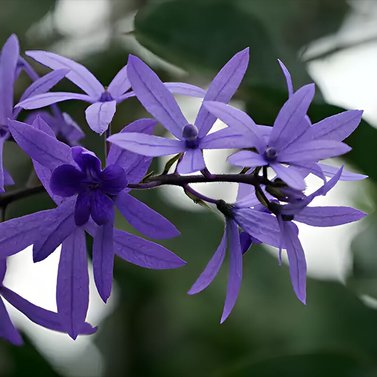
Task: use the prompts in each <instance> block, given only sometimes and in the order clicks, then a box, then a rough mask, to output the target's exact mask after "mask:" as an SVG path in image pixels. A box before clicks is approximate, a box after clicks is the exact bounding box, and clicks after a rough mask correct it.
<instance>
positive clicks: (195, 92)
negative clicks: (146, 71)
mask: <svg viewBox="0 0 377 377" xmlns="http://www.w3.org/2000/svg"><path fill="white" fill-rule="evenodd" d="M164 85H165V87H166V88H167V89H168V90H169V92H171V93H173V94H179V95H182V96H189V97H198V98H203V97H204V96H205V95H206V91H205V90H204V89H202V88H199V87H198V86H195V85H191V84H186V83H184V82H164Z"/></svg>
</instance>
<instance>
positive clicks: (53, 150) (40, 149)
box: [9, 120, 74, 170]
mask: <svg viewBox="0 0 377 377" xmlns="http://www.w3.org/2000/svg"><path fill="white" fill-rule="evenodd" d="M9 129H10V132H11V133H12V136H13V138H14V139H15V140H16V142H17V144H18V145H19V146H20V147H21V148H22V149H23V150H24V151H25V152H26V153H27V154H28V155H29V156H30V157H31V158H32V159H33V160H36V161H37V162H39V163H40V164H41V165H43V166H45V167H47V168H49V169H50V170H54V169H55V168H56V167H58V166H60V165H62V164H74V162H73V159H72V155H71V148H70V147H69V146H68V145H66V144H64V143H62V142H60V141H58V140H57V139H56V138H54V137H52V136H49V135H47V134H46V133H45V132H43V131H41V130H38V129H36V128H34V127H32V126H30V125H29V124H26V123H22V122H18V121H16V120H11V121H9Z"/></svg>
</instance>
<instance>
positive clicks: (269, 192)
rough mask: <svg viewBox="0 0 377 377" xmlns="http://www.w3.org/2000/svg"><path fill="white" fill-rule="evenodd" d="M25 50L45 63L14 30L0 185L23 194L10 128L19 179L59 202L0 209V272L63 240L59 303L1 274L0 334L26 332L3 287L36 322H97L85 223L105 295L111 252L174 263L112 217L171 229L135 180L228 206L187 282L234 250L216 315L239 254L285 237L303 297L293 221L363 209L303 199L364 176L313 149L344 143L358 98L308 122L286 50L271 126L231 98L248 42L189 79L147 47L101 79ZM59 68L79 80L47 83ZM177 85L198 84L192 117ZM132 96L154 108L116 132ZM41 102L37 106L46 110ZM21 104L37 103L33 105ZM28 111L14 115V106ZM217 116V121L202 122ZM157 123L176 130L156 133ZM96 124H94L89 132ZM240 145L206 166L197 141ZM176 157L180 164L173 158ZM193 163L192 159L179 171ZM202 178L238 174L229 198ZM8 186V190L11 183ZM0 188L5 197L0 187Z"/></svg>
mask: <svg viewBox="0 0 377 377" xmlns="http://www.w3.org/2000/svg"><path fill="white" fill-rule="evenodd" d="M26 55H27V56H29V57H30V58H32V59H33V60H35V61H37V62H38V63H40V64H42V65H44V66H47V67H49V68H51V70H52V71H51V72H50V73H48V74H46V75H45V76H43V77H39V76H38V75H37V73H36V71H35V70H34V69H33V68H32V66H31V65H30V64H29V63H28V61H27V60H26V59H25V58H23V57H22V56H21V55H20V48H19V43H18V40H17V37H16V36H15V35H12V36H11V37H10V38H9V39H8V40H7V42H6V43H5V44H4V46H3V48H2V51H1V57H0V93H1V97H0V126H1V127H0V146H1V149H0V190H1V191H2V192H3V194H2V195H1V196H3V199H6V198H8V200H10V199H9V198H12V197H15V198H17V197H20V192H19V190H18V191H17V190H15V191H17V193H16V194H15V191H12V190H8V191H7V192H5V189H4V186H12V185H13V184H14V182H13V180H12V178H11V176H10V174H9V173H8V172H7V171H6V170H5V168H4V167H3V162H2V150H3V145H4V143H5V142H6V141H8V140H12V141H15V142H16V143H17V144H18V146H19V147H20V148H21V149H22V150H23V151H24V152H25V153H26V154H27V155H28V156H29V157H30V158H31V160H32V162H33V169H34V171H35V173H36V175H37V176H38V178H39V180H40V183H41V186H40V187H36V188H33V189H25V190H24V191H22V193H24V194H25V195H27V194H32V193H34V192H38V191H39V190H45V191H46V192H47V193H48V194H49V195H50V197H51V198H52V200H53V201H54V203H55V204H56V207H55V208H53V209H49V210H44V211H40V212H36V213H33V214H30V215H26V216H23V217H19V218H14V219H10V220H7V221H4V222H2V223H0V280H1V282H2V281H3V279H4V276H5V272H6V258H7V257H9V256H11V255H13V254H15V253H18V252H20V251H22V250H24V249H25V248H26V247H27V246H30V245H32V247H33V258H34V262H39V261H42V260H44V259H45V258H47V257H48V256H49V255H50V254H51V253H53V252H54V251H55V250H56V249H57V248H58V247H59V246H61V256H60V261H59V268H58V277H57V287H56V303H57V312H51V311H48V310H45V309H43V308H40V307H38V306H36V305H34V304H31V303H30V302H28V301H27V300H25V299H24V298H22V297H20V296H19V295H17V294H16V293H15V292H13V291H11V290H10V289H8V288H6V287H5V286H4V285H3V284H2V283H1V284H0V321H1V323H2V326H0V336H1V337H3V338H5V339H6V340H8V341H10V342H12V343H14V344H20V343H22V339H21V337H20V334H19V333H18V331H17V330H16V328H15V327H14V326H13V324H12V322H11V320H10V318H9V315H8V314H7V312H6V309H5V306H4V304H3V301H2V298H4V299H5V300H7V301H8V302H10V303H11V304H12V305H13V306H14V307H16V308H17V309H18V310H20V311H21V312H22V313H24V314H25V315H26V316H27V317H28V318H29V319H30V320H32V321H33V322H35V323H37V324H39V325H41V326H44V327H46V328H49V329H53V330H57V331H62V332H65V333H67V334H69V335H70V336H71V337H72V338H73V339H75V338H76V337H77V336H78V335H79V334H91V333H93V332H95V330H96V329H95V328H93V327H92V326H91V325H89V324H88V323H87V322H86V314H87V309H88V303H89V276H88V257H87V251H88V250H87V245H86V236H87V235H88V236H89V237H91V238H92V239H93V243H92V250H91V260H92V263H93V271H94V280H95V284H96V287H97V290H98V293H99V295H100V296H101V298H102V300H103V301H104V302H106V301H107V299H108V298H109V296H110V294H111V287H112V280H113V265H114V258H115V256H116V255H117V256H119V257H120V258H122V259H124V260H126V261H127V262H129V263H133V264H135V265H138V266H141V267H144V268H149V269H172V268H178V267H181V266H183V265H184V264H185V263H186V262H185V261H183V260H182V259H181V258H180V257H178V256H177V255H175V254H174V253H173V252H171V251H169V250H168V249H166V248H165V247H163V246H161V245H159V244H157V243H155V242H152V241H149V240H146V239H144V238H142V237H139V236H136V235H133V234H131V233H128V232H125V231H123V230H121V229H117V228H116V226H115V216H114V213H115V209H116V208H117V209H118V210H119V212H120V213H121V215H122V216H123V217H124V218H125V219H126V220H127V221H128V223H129V224H130V225H131V226H133V227H134V228H135V229H136V230H138V231H139V232H140V233H142V234H143V235H145V236H147V237H150V238H154V239H167V238H171V237H176V236H178V235H179V231H178V230H177V229H176V227H175V226H174V225H173V224H172V223H171V222H170V221H169V220H168V219H166V218H165V217H163V216H162V215H161V214H159V213H157V212H156V211H154V210H153V209H152V208H150V207H148V206H147V205H146V204H144V203H142V202H141V201H139V200H138V199H136V198H135V197H134V196H132V195H130V191H131V190H133V189H139V190H142V189H150V188H155V187H159V186H163V185H176V186H180V187H182V189H183V190H184V191H185V192H186V193H187V195H188V196H189V197H190V198H194V199H195V200H197V201H204V202H206V203H208V204H209V205H214V206H215V207H216V208H217V209H218V211H219V212H220V213H221V214H222V215H223V217H224V223H225V230H224V235H223V237H222V239H221V241H220V245H219V247H218V248H217V250H216V251H215V253H214V255H213V256H212V258H211V259H210V261H209V263H208V264H207V266H206V267H205V269H204V271H203V272H202V274H201V275H200V276H199V278H198V279H197V280H196V282H195V283H194V284H193V286H192V287H191V289H190V290H189V292H188V293H189V294H195V293H198V292H200V291H202V290H203V289H205V288H206V287H207V286H208V285H209V284H210V283H211V282H212V280H213V279H214V278H215V276H216V275H217V273H218V272H219V270H220V267H221V265H222V264H223V262H224V259H225V255H226V250H227V249H228V254H229V279H228V287H227V293H226V300H225V305H224V310H223V314H222V317H221V322H223V321H224V320H225V319H226V318H227V317H228V316H229V314H230V313H231V311H232V309H233V307H234V305H235V303H236V300H237V296H238V292H239V289H240V285H241V280H242V259H243V257H244V255H245V253H246V251H247V250H248V249H249V248H250V246H252V245H253V244H261V243H263V244H266V245H270V246H273V247H276V248H277V249H278V250H279V260H281V254H282V251H283V250H286V252H287V256H288V261H289V270H290V277H291V281H292V286H293V290H294V292H295V293H296V295H297V297H298V299H299V300H300V301H302V302H303V303H305V302H306V285H305V284H306V262H305V254H304V251H303V248H302V246H301V243H300V240H299V237H298V228H297V226H296V224H295V222H302V223H306V224H309V225H312V226H335V225H340V224H345V223H349V222H352V221H356V220H359V219H361V218H362V217H364V216H365V214H364V213H363V212H361V211H359V210H356V209H353V208H350V207H313V206H309V204H311V202H312V201H313V200H315V198H316V197H317V196H320V195H326V193H327V192H328V191H329V190H331V189H332V188H333V187H334V186H335V185H336V183H337V182H338V181H339V180H346V181H347V180H359V179H363V178H365V176H362V175H360V174H354V173H350V172H345V171H344V170H343V167H340V168H339V169H338V168H334V167H332V166H330V165H327V164H325V163H323V162H322V160H325V159H328V158H330V157H336V156H340V155H342V154H344V153H346V152H348V151H349V150H350V147H349V146H347V145H346V144H344V143H343V140H344V139H345V138H346V137H347V136H349V135H350V134H351V133H352V132H353V131H354V130H355V129H356V127H357V126H358V124H359V122H360V120H361V115H362V112H361V111H356V110H355V111H345V112H343V113H340V114H337V115H334V116H331V117H329V118H326V119H324V120H322V121H320V122H318V123H315V124H312V122H311V121H310V118H309V117H308V115H307V112H308V108H309V106H310V103H311V101H312V99H313V96H314V85H313V84H309V85H306V86H303V87H302V88H300V89H298V90H297V91H294V90H293V85H292V81H291V77H290V74H289V72H288V70H287V69H286V67H285V66H284V65H283V63H282V62H280V61H279V64H280V66H281V68H282V71H283V73H284V75H285V79H286V81H287V86H288V94H289V96H288V97H289V98H288V100H287V101H286V102H285V103H284V105H283V106H282V108H281V110H280V111H279V113H278V115H277V117H276V120H275V122H274V124H273V125H272V126H267V125H259V124H256V123H255V122H254V121H253V120H252V118H251V117H250V116H249V115H248V114H246V113H245V112H243V111H241V110H239V109H236V108H234V107H232V106H230V105H228V103H229V101H230V100H231V98H232V96H233V95H234V94H235V93H236V91H237V89H238V87H239V85H240V83H241V81H242V79H243V76H244V75H245V72H246V70H247V67H248V63H249V50H248V49H245V50H243V51H240V52H238V53H237V54H235V55H234V56H233V57H232V58H231V59H230V60H229V61H228V62H227V63H226V64H225V66H224V67H223V68H222V69H221V70H220V71H219V73H218V74H217V75H216V76H215V78H214V79H213V81H212V82H211V83H210V84H209V86H208V89H207V90H203V89H201V88H199V87H196V86H194V85H190V84H185V83H163V82H161V80H160V79H159V78H158V76H157V75H156V74H155V73H154V72H153V71H152V69H151V68H149V67H148V66H147V65H146V64H145V63H144V62H143V61H142V60H140V59H139V58H137V57H135V56H132V55H130V56H129V58H128V63H127V65H126V66H124V67H123V68H122V69H121V70H120V71H119V73H118V74H117V75H116V76H115V77H114V79H113V80H112V81H111V83H110V84H109V85H108V86H103V85H102V84H101V83H100V82H99V81H98V80H97V79H96V78H95V77H94V75H93V74H92V73H91V72H89V71H88V70H87V69H86V68H85V67H84V66H82V65H80V64H78V63H76V62H74V61H72V60H70V59H68V58H65V57H62V56H59V55H57V54H54V53H52V52H44V51H28V52H26ZM22 73H26V74H27V75H28V76H29V78H30V79H31V81H32V83H31V85H30V86H29V87H28V88H27V89H26V90H25V91H24V93H23V94H22V96H21V97H20V98H19V101H18V103H17V104H15V101H14V85H15V83H16V81H17V79H18V77H19V75H20V74H22ZM64 78H66V79H68V80H70V81H71V82H72V83H74V84H75V85H76V86H78V87H79V88H80V89H81V90H82V91H83V92H84V93H67V92H53V91H50V90H51V89H52V88H53V86H55V85H56V84H57V83H58V82H59V81H60V80H62V79H64ZM173 94H181V95H185V96H191V97H199V98H202V104H201V107H200V109H199V111H198V114H197V117H196V120H195V122H193V123H190V122H189V121H187V119H186V118H185V117H184V115H183V114H182V112H181V109H180V107H179V105H178V103H177V102H176V100H175V98H174V95H173ZM131 97H136V98H137V99H138V101H139V102H140V103H141V104H142V106H143V107H144V108H145V109H146V111H147V112H148V113H150V114H151V116H152V117H153V118H151V119H149V118H148V119H139V120H135V121H134V122H132V123H131V124H129V125H127V126H126V127H124V128H123V130H122V131H121V132H119V133H117V134H111V121H112V119H113V117H114V115H115V112H116V110H117V106H119V105H120V104H121V103H122V102H123V101H125V100H127V99H128V98H131ZM66 100H79V101H85V102H87V103H89V106H88V108H87V109H86V111H85V116H86V120H87V123H88V126H89V127H90V129H91V130H92V131H94V132H95V133H97V134H99V135H102V134H104V137H105V139H106V140H107V142H108V143H109V145H110V147H109V148H107V147H106V143H105V152H106V153H105V155H106V160H105V161H104V163H103V164H102V163H101V160H100V159H99V158H98V157H97V156H96V154H95V153H94V152H92V151H89V150H87V149H86V148H84V147H83V146H81V145H80V143H81V141H82V140H83V138H84V136H85V134H84V133H83V132H82V130H81V129H80V127H79V126H78V125H77V124H76V123H75V121H74V120H73V119H72V118H71V117H70V116H69V115H68V114H66V113H62V112H61V111H60V110H59V108H58V106H57V105H56V104H57V103H58V102H61V101H66ZM42 108H45V109H43V110H42ZM26 110H35V111H33V112H29V111H26ZM20 114H22V115H23V116H24V117H23V118H22V119H24V120H23V121H20V120H19V115H20ZM217 119H220V120H221V121H223V122H224V123H225V125H226V127H225V128H223V129H221V130H220V131H215V132H210V131H211V130H212V127H213V125H214V123H215V121H216V120H217ZM157 123H160V124H161V125H162V126H163V127H165V128H166V130H167V131H168V132H169V133H170V134H171V135H172V136H173V138H171V137H169V138H165V137H160V136H155V135H154V134H153V133H154V129H155V126H156V125H157ZM98 137H100V136H98ZM207 149H236V150H237V152H235V153H234V154H232V155H231V156H229V157H228V162H229V163H230V164H232V165H234V166H239V167H241V168H242V171H241V173H239V174H213V173H211V172H210V171H209V169H208V168H207V166H206V162H205V159H204V155H203V151H205V150H207ZM165 155H172V156H173V157H172V159H171V160H170V162H169V168H170V169H173V172H172V173H169V169H165V170H166V171H164V172H163V173H162V174H160V175H154V174H150V173H149V174H148V169H149V166H150V164H151V161H152V159H153V157H159V156H165ZM174 164H175V167H174ZM188 173H196V174H190V175H184V174H188ZM309 174H314V175H316V176H318V177H320V178H321V179H322V180H323V184H322V186H321V187H319V188H318V189H317V190H314V191H313V190H310V189H309V192H310V191H313V192H311V193H307V188H306V177H307V176H308V175H309ZM198 182H234V183H237V184H239V190H238V195H237V200H236V202H235V203H226V202H225V201H224V200H221V199H220V200H218V199H213V198H210V197H207V196H205V195H203V194H201V193H199V192H197V191H196V190H194V189H193V188H192V187H191V184H192V183H198ZM12 195H13V196H12ZM1 196H0V201H1Z"/></svg>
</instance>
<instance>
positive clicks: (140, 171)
mask: <svg viewBox="0 0 377 377" xmlns="http://www.w3.org/2000/svg"><path fill="white" fill-rule="evenodd" d="M156 124H157V121H156V120H154V119H139V120H136V121H134V122H132V123H130V124H129V125H128V126H126V127H124V128H123V129H122V130H121V131H120V133H126V132H140V133H144V134H152V133H153V130H154V128H155V126H156ZM151 162H152V159H151V158H150V157H146V156H142V155H139V154H137V153H132V152H129V151H127V150H125V149H122V148H119V147H117V146H116V145H115V144H112V145H111V147H110V151H109V154H108V156H107V165H119V166H122V167H123V169H124V171H125V173H126V176H127V181H128V183H139V182H140V181H141V179H142V178H143V177H144V176H145V174H146V173H147V171H148V169H149V166H150V164H151Z"/></svg>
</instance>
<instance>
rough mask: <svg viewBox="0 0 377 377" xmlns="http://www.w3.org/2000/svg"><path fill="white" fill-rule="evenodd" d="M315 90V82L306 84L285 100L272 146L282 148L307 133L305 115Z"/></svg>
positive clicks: (276, 125) (271, 137) (271, 138)
mask: <svg viewBox="0 0 377 377" xmlns="http://www.w3.org/2000/svg"><path fill="white" fill-rule="evenodd" d="M314 90H315V89H314V84H309V85H305V86H303V87H302V88H300V89H299V90H297V91H296V92H295V93H294V94H293V95H292V96H291V97H290V98H289V99H288V100H287V101H286V102H285V104H284V105H283V107H282V108H281V109H280V111H279V114H278V116H277V117H276V120H275V122H274V126H273V128H272V131H271V135H270V140H269V145H270V146H273V147H275V148H277V149H280V150H282V149H283V148H284V147H285V146H286V145H288V144H291V143H292V141H294V140H297V139H298V138H299V137H300V136H301V135H302V134H303V133H305V131H306V129H307V127H305V125H307V122H306V120H305V116H306V113H307V111H308V108H309V105H310V103H311V101H312V99H313V96H314ZM307 126H308V125H307Z"/></svg>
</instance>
